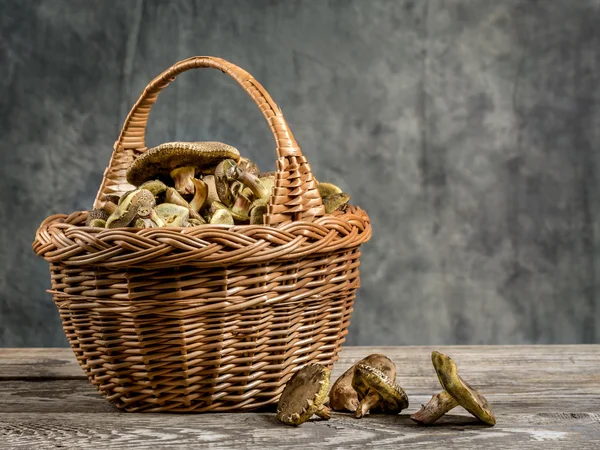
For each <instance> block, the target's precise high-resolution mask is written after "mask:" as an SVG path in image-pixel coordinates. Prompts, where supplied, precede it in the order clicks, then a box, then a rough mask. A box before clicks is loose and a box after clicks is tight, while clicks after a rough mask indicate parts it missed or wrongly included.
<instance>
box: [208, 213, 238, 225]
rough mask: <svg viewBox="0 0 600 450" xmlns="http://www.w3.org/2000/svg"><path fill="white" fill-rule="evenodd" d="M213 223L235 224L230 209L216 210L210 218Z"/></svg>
mask: <svg viewBox="0 0 600 450" xmlns="http://www.w3.org/2000/svg"><path fill="white" fill-rule="evenodd" d="M210 223H211V224H212V225H233V217H232V216H231V212H230V211H229V210H228V209H218V210H216V211H215V212H214V213H213V215H212V217H211V218H210Z"/></svg>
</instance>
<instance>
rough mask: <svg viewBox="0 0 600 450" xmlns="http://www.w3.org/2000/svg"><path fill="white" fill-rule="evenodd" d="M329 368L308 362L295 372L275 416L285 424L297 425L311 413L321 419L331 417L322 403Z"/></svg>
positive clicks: (325, 397) (325, 394) (309, 416)
mask: <svg viewBox="0 0 600 450" xmlns="http://www.w3.org/2000/svg"><path fill="white" fill-rule="evenodd" d="M329 377H330V372H329V369H327V368H326V367H324V366H322V365H320V364H310V365H308V366H306V367H304V368H302V369H301V370H299V371H298V372H296V373H295V374H294V375H293V376H292V378H291V379H290V381H288V382H287V384H286V385H285V389H284V390H283V393H282V394H281V397H280V398H279V403H278V404H277V418H278V419H279V420H280V421H281V422H283V423H285V424H286V425H294V426H298V425H300V424H302V423H304V422H306V421H307V420H308V419H310V418H311V417H312V416H313V415H315V414H316V415H318V416H319V417H321V418H323V419H329V418H330V417H331V410H330V409H329V408H328V407H327V406H325V405H324V403H326V401H327V391H328V390H329Z"/></svg>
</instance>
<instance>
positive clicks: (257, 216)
mask: <svg viewBox="0 0 600 450" xmlns="http://www.w3.org/2000/svg"><path fill="white" fill-rule="evenodd" d="M266 213H267V205H266V204H265V205H255V206H253V207H252V209H251V210H250V225H262V224H263V223H265V219H264V216H265V214H266Z"/></svg>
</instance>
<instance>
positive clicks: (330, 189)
mask: <svg viewBox="0 0 600 450" xmlns="http://www.w3.org/2000/svg"><path fill="white" fill-rule="evenodd" d="M317 189H318V190H319V194H320V195H321V198H325V197H329V196H330V195H333V194H341V193H342V190H341V189H340V188H339V187H337V186H336V185H335V184H333V183H319V184H317Z"/></svg>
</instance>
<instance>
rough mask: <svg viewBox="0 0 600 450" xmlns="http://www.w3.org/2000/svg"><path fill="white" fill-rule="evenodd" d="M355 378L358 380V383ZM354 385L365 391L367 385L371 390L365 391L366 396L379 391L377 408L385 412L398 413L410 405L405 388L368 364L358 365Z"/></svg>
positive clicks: (353, 380)
mask: <svg viewBox="0 0 600 450" xmlns="http://www.w3.org/2000/svg"><path fill="white" fill-rule="evenodd" d="M355 380H358V383H357V382H355ZM352 385H353V386H356V387H357V388H359V387H360V388H361V390H363V392H364V387H367V388H368V389H369V391H368V392H366V393H365V396H367V395H373V391H375V392H377V394H379V397H380V399H379V401H378V402H377V406H378V408H377V410H380V411H381V412H383V413H385V414H398V413H399V412H401V411H402V410H403V409H406V408H407V407H408V396H407V395H406V393H405V392H404V390H403V389H402V388H401V387H400V386H399V385H398V384H397V383H396V382H395V381H394V380H393V379H390V378H389V377H388V376H387V375H386V374H385V373H383V372H382V371H381V370H378V369H375V368H374V367H372V366H370V365H368V364H358V365H357V366H356V369H355V371H354V377H353V378H352ZM359 395H360V393H359ZM362 413H363V412H361V416H362Z"/></svg>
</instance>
